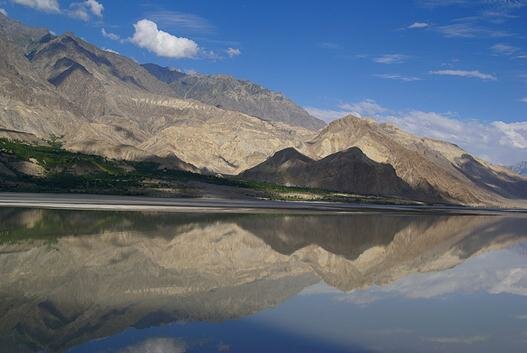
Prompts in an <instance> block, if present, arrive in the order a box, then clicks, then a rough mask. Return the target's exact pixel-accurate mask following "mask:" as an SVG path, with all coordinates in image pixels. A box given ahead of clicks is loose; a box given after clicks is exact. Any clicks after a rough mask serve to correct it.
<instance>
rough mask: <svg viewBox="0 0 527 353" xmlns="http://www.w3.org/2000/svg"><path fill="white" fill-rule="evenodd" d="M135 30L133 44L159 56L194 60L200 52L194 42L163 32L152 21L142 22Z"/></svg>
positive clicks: (139, 22)
mask: <svg viewBox="0 0 527 353" xmlns="http://www.w3.org/2000/svg"><path fill="white" fill-rule="evenodd" d="M134 28H135V33H134V36H133V37H132V38H131V40H132V42H133V43H134V44H136V45H137V46H139V47H141V48H145V49H147V50H149V51H151V52H153V53H154V54H156V55H158V56H164V57H169V58H178V59H181V58H192V57H195V56H196V55H197V54H198V52H199V47H198V45H197V44H196V42H194V41H193V40H190V39H187V38H182V37H176V36H174V35H172V34H170V33H167V32H164V31H161V30H159V29H158V28H157V24H156V23H155V22H152V21H150V20H146V19H143V20H140V21H138V22H137V23H136V24H134Z"/></svg>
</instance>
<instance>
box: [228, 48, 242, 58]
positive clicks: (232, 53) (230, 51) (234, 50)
mask: <svg viewBox="0 0 527 353" xmlns="http://www.w3.org/2000/svg"><path fill="white" fill-rule="evenodd" d="M241 54H242V51H241V50H240V49H238V48H228V49H227V55H228V56H229V57H231V58H233V57H235V56H240V55H241Z"/></svg>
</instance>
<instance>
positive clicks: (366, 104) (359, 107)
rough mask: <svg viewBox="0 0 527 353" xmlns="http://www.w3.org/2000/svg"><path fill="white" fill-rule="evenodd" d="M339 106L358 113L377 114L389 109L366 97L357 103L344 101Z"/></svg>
mask: <svg viewBox="0 0 527 353" xmlns="http://www.w3.org/2000/svg"><path fill="white" fill-rule="evenodd" d="M339 108H340V109H342V110H344V111H349V112H354V113H358V114H360V115H367V116H375V115H378V114H380V113H384V112H386V111H387V109H386V108H384V107H381V106H380V105H379V104H377V103H376V102H375V101H374V100H373V99H365V100H363V101H360V102H355V103H343V104H340V105H339Z"/></svg>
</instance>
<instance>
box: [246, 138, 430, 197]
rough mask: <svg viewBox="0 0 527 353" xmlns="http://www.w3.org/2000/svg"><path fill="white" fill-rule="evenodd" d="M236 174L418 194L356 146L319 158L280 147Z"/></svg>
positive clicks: (380, 192) (361, 190)
mask: <svg viewBox="0 0 527 353" xmlns="http://www.w3.org/2000/svg"><path fill="white" fill-rule="evenodd" d="M240 177H242V178H243V179H249V180H258V181H265V182H270V183H274V184H282V185H288V186H304V187H311V188H320V189H327V190H337V191H343V192H347V193H360V194H370V195H390V196H402V197H410V196H421V195H417V194H412V190H411V188H410V187H409V186H408V185H407V184H406V183H405V182H404V181H402V180H401V179H400V178H399V177H398V176H397V174H396V173H395V170H394V169H393V167H392V166H391V165H389V164H383V163H377V162H375V161H373V160H371V159H370V158H368V157H367V156H366V155H365V154H364V153H362V151H361V150H360V149H359V148H357V147H351V148H349V149H347V150H344V151H340V152H337V153H334V154H331V155H329V156H326V157H324V158H322V159H320V160H313V159H311V158H309V157H307V156H305V155H303V154H301V153H300V152H298V151H297V150H295V149H294V148H288V149H284V150H282V151H279V152H277V153H275V154H274V155H273V156H272V157H270V158H269V159H267V160H266V161H265V162H263V163H261V164H259V165H257V166H255V167H253V168H251V169H248V170H246V171H245V172H243V173H241V174H240ZM422 196H424V195H422Z"/></svg>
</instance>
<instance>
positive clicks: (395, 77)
mask: <svg viewBox="0 0 527 353" xmlns="http://www.w3.org/2000/svg"><path fill="white" fill-rule="evenodd" d="M373 76H375V77H378V78H382V79H385V80H396V81H403V82H414V81H421V78H419V77H415V76H405V75H401V74H375V75H373Z"/></svg>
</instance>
